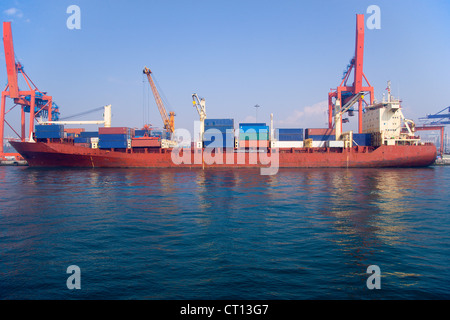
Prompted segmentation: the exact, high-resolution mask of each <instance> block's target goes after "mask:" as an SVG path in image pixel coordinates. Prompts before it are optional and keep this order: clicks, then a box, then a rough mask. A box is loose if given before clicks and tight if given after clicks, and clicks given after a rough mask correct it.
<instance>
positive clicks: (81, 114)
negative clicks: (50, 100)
mask: <svg viewBox="0 0 450 320" xmlns="http://www.w3.org/2000/svg"><path fill="white" fill-rule="evenodd" d="M104 108H105V107H99V108H95V109H92V110H88V111H84V112H80V113H77V114H74V115H71V116H68V117H64V118H60V120H67V119H71V118H75V117H79V116H83V115H85V114H89V113H93V112H95V111H99V110H103V109H104Z"/></svg>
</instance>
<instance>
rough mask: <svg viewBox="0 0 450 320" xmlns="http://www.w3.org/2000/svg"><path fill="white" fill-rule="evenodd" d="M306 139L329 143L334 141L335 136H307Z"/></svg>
mask: <svg viewBox="0 0 450 320" xmlns="http://www.w3.org/2000/svg"><path fill="white" fill-rule="evenodd" d="M308 139H313V141H330V140H336V136H335V135H308Z"/></svg>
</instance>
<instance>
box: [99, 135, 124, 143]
mask: <svg viewBox="0 0 450 320" xmlns="http://www.w3.org/2000/svg"><path fill="white" fill-rule="evenodd" d="M128 139H130V136H129V135H127V134H100V135H99V140H100V141H105V142H106V141H120V142H121V141H127V140H128Z"/></svg>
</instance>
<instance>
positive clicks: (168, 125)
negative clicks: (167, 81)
mask: <svg viewBox="0 0 450 320" xmlns="http://www.w3.org/2000/svg"><path fill="white" fill-rule="evenodd" d="M143 72H144V73H145V74H146V75H147V78H148V82H149V83H150V87H151V88H152V92H153V96H154V97H155V100H156V105H157V106H158V110H159V113H160V114H161V118H162V120H163V122H164V129H167V130H169V131H170V132H171V133H173V132H174V131H175V126H174V116H175V113H173V112H170V113H169V115H170V118H169V116H168V115H167V111H166V108H165V107H164V104H163V102H162V100H161V97H160V96H159V93H158V90H157V89H156V86H155V83H154V82H153V79H152V77H151V74H152V72H151V71H150V69H149V68H147V67H145V68H144V71H143Z"/></svg>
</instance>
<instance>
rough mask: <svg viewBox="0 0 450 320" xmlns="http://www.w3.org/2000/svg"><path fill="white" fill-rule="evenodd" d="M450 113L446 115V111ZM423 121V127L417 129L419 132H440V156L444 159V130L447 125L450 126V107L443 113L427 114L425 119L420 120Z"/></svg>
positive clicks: (442, 111)
mask: <svg viewBox="0 0 450 320" xmlns="http://www.w3.org/2000/svg"><path fill="white" fill-rule="evenodd" d="M446 110H447V111H448V112H447V113H445V112H444V111H446ZM419 120H420V121H423V124H422V126H420V127H417V126H416V130H417V131H440V148H439V154H440V156H441V157H442V156H443V154H444V130H445V125H446V124H450V107H445V108H444V109H442V110H441V111H439V112H437V113H435V114H427V115H426V116H425V117H423V118H419Z"/></svg>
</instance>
